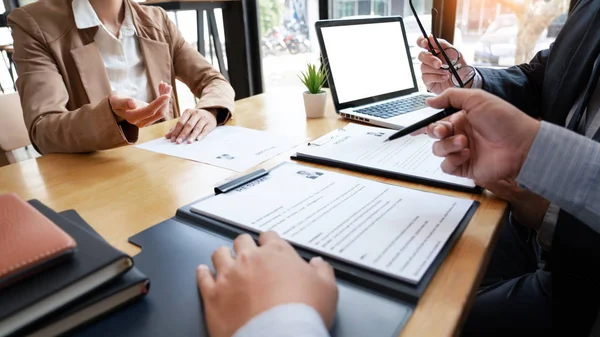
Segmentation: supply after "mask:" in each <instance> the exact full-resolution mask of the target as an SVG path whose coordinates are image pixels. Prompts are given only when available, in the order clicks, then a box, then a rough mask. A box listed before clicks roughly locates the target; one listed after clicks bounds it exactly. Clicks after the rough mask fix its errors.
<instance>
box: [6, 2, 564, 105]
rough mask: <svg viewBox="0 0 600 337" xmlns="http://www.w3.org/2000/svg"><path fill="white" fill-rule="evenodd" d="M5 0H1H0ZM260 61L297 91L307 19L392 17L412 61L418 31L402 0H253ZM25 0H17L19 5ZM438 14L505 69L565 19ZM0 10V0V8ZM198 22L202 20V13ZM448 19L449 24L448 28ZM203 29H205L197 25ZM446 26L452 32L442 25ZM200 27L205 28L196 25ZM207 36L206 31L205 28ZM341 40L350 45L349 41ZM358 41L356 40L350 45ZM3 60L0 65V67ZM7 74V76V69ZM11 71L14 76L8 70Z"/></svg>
mask: <svg viewBox="0 0 600 337" xmlns="http://www.w3.org/2000/svg"><path fill="white" fill-rule="evenodd" d="M5 1H6V0H5ZM257 1H258V3H257V7H258V20H259V28H258V32H259V34H260V55H261V64H262V83H263V91H270V92H272V91H278V90H283V91H287V90H289V89H297V90H302V84H301V83H300V81H299V80H298V77H297V75H298V72H299V71H300V70H303V69H304V67H305V66H306V62H317V61H318V57H319V46H318V41H317V38H316V36H315V30H314V24H315V22H316V21H317V20H318V19H319V17H320V16H322V12H323V9H322V8H319V6H323V4H326V5H327V9H326V13H327V15H328V17H329V18H331V19H340V18H351V17H363V16H388V15H400V16H403V17H404V22H405V26H406V30H407V34H408V40H409V42H410V44H411V54H412V57H413V61H414V63H415V65H416V67H415V69H416V70H417V71H418V70H419V67H418V65H419V62H418V60H417V59H416V57H417V55H418V53H419V52H420V49H419V48H418V47H417V46H416V44H415V41H416V39H417V37H418V36H420V31H419V29H418V27H417V25H416V22H415V19H414V17H413V16H412V13H411V11H410V8H409V5H408V0H257ZM28 2H31V1H21V5H25V4H26V3H28ZM446 2H447V3H448V4H446V5H444V6H445V7H444V15H443V18H440V20H443V21H445V22H444V23H442V24H440V27H441V28H440V29H439V30H438V36H444V37H447V36H451V37H452V40H453V43H454V45H455V46H456V47H457V48H459V50H461V51H462V52H463V54H464V57H465V58H466V59H467V61H468V62H469V63H471V64H473V65H480V66H489V67H507V66H511V65H514V64H519V63H523V62H527V61H528V60H530V59H531V58H532V57H533V55H534V54H535V53H536V52H537V51H539V50H541V49H544V48H548V46H549V45H550V44H551V43H552V42H553V41H554V39H555V38H556V36H557V35H558V33H559V31H560V30H561V28H562V26H563V25H564V23H565V21H566V18H567V11H568V9H569V5H570V2H571V1H569V0H501V1H497V0H457V1H446ZM414 3H415V6H416V8H417V11H418V13H419V17H420V19H421V21H422V22H423V25H424V26H425V29H426V30H428V32H430V31H431V27H432V14H431V13H432V12H431V8H432V7H434V6H437V7H439V5H436V3H435V1H434V0H414ZM4 11H5V9H4V5H3V3H2V2H0V13H3V12H4ZM168 13H169V17H170V18H171V19H172V21H173V22H175V23H176V24H177V25H178V27H179V29H180V30H181V31H182V32H183V34H184V36H185V38H186V40H187V41H188V42H190V43H193V44H196V43H197V41H198V36H197V29H196V12H195V11H169V12H168ZM204 15H205V20H204V25H207V23H206V22H207V20H206V13H204ZM215 17H216V22H217V30H218V31H219V36H220V37H221V43H222V48H225V34H224V32H223V18H222V12H221V9H215ZM448 22H451V23H453V24H452V26H448V24H447V23H448ZM205 28H206V27H205ZM449 30H452V31H449ZM204 31H205V32H208V29H204ZM206 34H208V33H206ZM204 41H206V43H207V45H206V50H209V49H210V51H211V53H210V55H209V56H207V58H209V59H210V60H211V61H212V62H213V64H215V66H218V62H216V61H215V58H214V57H213V55H212V49H213V48H214V46H213V45H212V44H211V43H210V39H209V37H208V35H207V36H206V37H205V39H204ZM11 43H12V39H11V36H10V32H9V31H8V28H0V46H2V45H10V44H11ZM348 43H353V42H352V41H351V40H349V41H348ZM358 47H360V46H357V48H358ZM2 62H3V64H2V63H1V62H0V85H1V86H2V88H3V90H4V91H11V90H13V89H12V88H13V82H12V81H13V78H11V76H10V70H9V69H10V67H9V66H8V65H9V60H8V58H7V53H4V52H3V53H2ZM2 65H4V66H2ZM13 75H14V74H13ZM13 77H14V76H13ZM178 91H179V92H180V97H181V98H182V102H181V103H182V105H186V106H189V104H192V103H193V99H194V98H193V96H192V95H191V93H190V92H189V91H188V90H187V88H186V87H185V86H179V87H178Z"/></svg>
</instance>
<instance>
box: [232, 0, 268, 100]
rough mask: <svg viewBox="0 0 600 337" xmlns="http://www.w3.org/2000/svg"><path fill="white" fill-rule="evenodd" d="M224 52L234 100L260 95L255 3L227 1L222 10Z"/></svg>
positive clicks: (258, 36) (258, 42)
mask: <svg viewBox="0 0 600 337" xmlns="http://www.w3.org/2000/svg"><path fill="white" fill-rule="evenodd" d="M223 26H224V29H225V50H226V51H227V65H228V69H227V70H228V72H229V74H230V76H229V78H230V80H229V81H230V83H231V85H232V86H233V88H234V89H235V92H236V97H235V98H236V99H241V98H246V97H249V96H253V95H258V94H260V93H262V92H263V83H262V59H261V55H260V33H259V29H258V1H257V0H242V1H230V2H228V3H227V5H226V7H225V8H224V9H223Z"/></svg>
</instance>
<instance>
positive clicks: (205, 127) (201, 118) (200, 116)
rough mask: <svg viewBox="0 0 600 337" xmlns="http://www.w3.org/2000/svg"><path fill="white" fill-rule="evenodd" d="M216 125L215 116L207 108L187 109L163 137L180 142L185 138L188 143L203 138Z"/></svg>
mask: <svg viewBox="0 0 600 337" xmlns="http://www.w3.org/2000/svg"><path fill="white" fill-rule="evenodd" d="M216 126H217V118H216V117H215V115H213V114H212V113H211V112H209V111H208V110H204V109H187V110H185V112H184V113H183V115H181V117H180V118H179V121H177V125H175V127H174V128H172V129H171V130H170V131H169V132H167V134H166V135H165V138H167V139H170V140H171V141H172V142H177V144H181V143H182V142H183V141H184V140H186V139H187V142H188V143H192V142H194V141H196V140H200V139H202V138H204V137H205V136H206V135H207V134H208V133H209V132H211V131H212V130H214V128H215V127H216Z"/></svg>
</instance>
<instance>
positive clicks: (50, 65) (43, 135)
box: [8, 9, 138, 154]
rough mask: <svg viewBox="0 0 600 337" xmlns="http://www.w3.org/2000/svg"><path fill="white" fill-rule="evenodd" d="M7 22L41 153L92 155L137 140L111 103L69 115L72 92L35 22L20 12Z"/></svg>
mask: <svg viewBox="0 0 600 337" xmlns="http://www.w3.org/2000/svg"><path fill="white" fill-rule="evenodd" d="M8 21H9V26H10V28H11V30H12V36H13V40H14V49H15V52H14V61H15V64H16V68H17V72H18V75H19V77H18V79H17V89H18V92H19V96H20V98H21V106H22V108H23V117H24V119H25V124H26V127H27V130H28V132H29V137H30V139H31V142H32V144H33V145H34V147H35V148H36V149H37V151H38V152H40V153H42V154H48V153H53V152H67V153H72V152H91V151H95V150H102V149H108V148H112V147H116V146H119V145H125V144H127V143H131V142H135V141H136V140H137V136H138V130H137V128H131V127H125V129H122V128H121V127H120V126H119V124H118V123H117V121H116V119H115V115H114V114H113V112H112V109H111V108H110V105H109V103H108V98H104V99H102V100H101V101H99V102H93V103H91V104H86V105H83V106H82V107H80V108H79V109H76V110H72V111H69V110H67V108H66V106H67V102H68V101H69V94H68V92H67V88H66V87H65V83H64V81H63V79H62V75H61V74H60V71H59V69H58V66H57V64H56V62H55V61H54V58H53V56H52V54H51V53H50V51H49V48H48V43H47V41H46V39H45V37H44V34H43V32H42V31H41V29H40V27H39V26H38V25H37V23H36V21H35V19H34V18H33V17H32V16H31V15H29V14H28V13H27V11H26V10H25V9H16V10H14V11H13V12H12V13H11V14H10V16H9V17H8Z"/></svg>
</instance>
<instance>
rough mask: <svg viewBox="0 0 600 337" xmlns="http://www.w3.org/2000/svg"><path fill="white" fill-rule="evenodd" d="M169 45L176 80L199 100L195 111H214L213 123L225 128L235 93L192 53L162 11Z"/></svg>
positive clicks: (215, 72)
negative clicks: (183, 84)
mask: <svg viewBox="0 0 600 337" xmlns="http://www.w3.org/2000/svg"><path fill="white" fill-rule="evenodd" d="M162 14H163V17H164V20H165V25H166V27H167V29H168V32H169V35H170V37H171V40H172V44H173V49H174V50H173V66H174V68H175V76H177V77H178V78H179V79H180V80H181V81H182V82H183V83H185V84H186V85H187V86H188V88H190V90H191V91H192V93H194V95H195V96H196V97H198V98H199V101H198V104H196V108H197V109H217V111H218V113H217V116H216V117H217V123H218V124H219V125H221V124H225V123H226V122H227V121H228V120H229V118H230V117H231V113H232V112H233V109H234V99H235V92H234V90H233V88H232V87H231V85H230V84H229V82H227V80H226V79H225V78H224V77H223V75H221V73H220V72H218V71H217V70H216V69H215V68H214V67H213V66H212V65H211V64H210V63H209V62H208V61H207V60H206V59H205V58H204V57H203V56H202V55H201V54H200V53H199V52H198V51H197V50H196V49H194V48H193V47H192V46H191V45H190V44H189V43H187V42H186V41H185V39H184V38H183V36H182V35H181V32H180V31H179V29H178V28H177V26H175V24H173V22H171V20H170V19H169V17H168V16H167V13H166V12H165V11H164V10H162Z"/></svg>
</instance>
